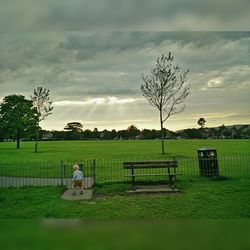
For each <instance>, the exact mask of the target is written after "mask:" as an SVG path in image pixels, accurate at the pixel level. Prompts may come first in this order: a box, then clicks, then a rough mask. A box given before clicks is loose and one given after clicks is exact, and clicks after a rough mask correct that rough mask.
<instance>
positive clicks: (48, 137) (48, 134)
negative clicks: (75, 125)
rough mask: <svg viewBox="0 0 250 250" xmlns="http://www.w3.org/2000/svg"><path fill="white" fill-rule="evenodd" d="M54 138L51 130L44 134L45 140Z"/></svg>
mask: <svg viewBox="0 0 250 250" xmlns="http://www.w3.org/2000/svg"><path fill="white" fill-rule="evenodd" d="M52 138H53V134H52V133H50V132H49V133H47V134H44V135H43V137H42V139H43V140H50V139H52Z"/></svg>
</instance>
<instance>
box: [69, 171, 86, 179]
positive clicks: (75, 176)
mask: <svg viewBox="0 0 250 250" xmlns="http://www.w3.org/2000/svg"><path fill="white" fill-rule="evenodd" d="M82 179H83V174H82V171H80V170H76V171H74V174H73V178H72V180H73V181H76V180H82Z"/></svg>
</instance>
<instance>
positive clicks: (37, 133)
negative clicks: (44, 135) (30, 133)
mask: <svg viewBox="0 0 250 250" xmlns="http://www.w3.org/2000/svg"><path fill="white" fill-rule="evenodd" d="M38 137H39V128H38V129H37V131H36V144H35V153H37V152H38V150H37V149H38Z"/></svg>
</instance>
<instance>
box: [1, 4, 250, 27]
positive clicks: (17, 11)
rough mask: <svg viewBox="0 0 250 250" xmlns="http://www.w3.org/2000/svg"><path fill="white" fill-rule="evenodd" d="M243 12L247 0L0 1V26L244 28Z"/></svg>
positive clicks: (246, 13)
mask: <svg viewBox="0 0 250 250" xmlns="http://www.w3.org/2000/svg"><path fill="white" fill-rule="evenodd" d="M27 9H29V11H27ZM248 10H249V1H247V0H220V1H216V0H210V1H205V0H200V1H197V0H175V1H171V0H155V1H151V0H126V1H124V0H95V1H93V0H71V1H68V0H43V1H33V0H12V1H5V0H1V9H0V30H5V31H6V30H10V29H11V30H15V31H16V30H25V31H27V30H28V31H31V30H97V29H98V30H100V29H104V30H119V29H125V30H147V31H149V30H179V29H188V30H232V27H233V30H248V29H249V27H248V23H249V13H248ZM6 23H7V24H8V25H6Z"/></svg>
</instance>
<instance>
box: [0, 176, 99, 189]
mask: <svg viewBox="0 0 250 250" xmlns="http://www.w3.org/2000/svg"><path fill="white" fill-rule="evenodd" d="M71 180H72V179H71V178H64V179H63V185H65V186H66V187H68V188H70V186H71ZM83 182H84V188H91V187H92V186H93V185H94V177H84V180H83ZM58 185H61V178H38V177H36V178H35V177H9V176H0V188H1V187H23V186H33V187H38V186H58Z"/></svg>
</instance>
